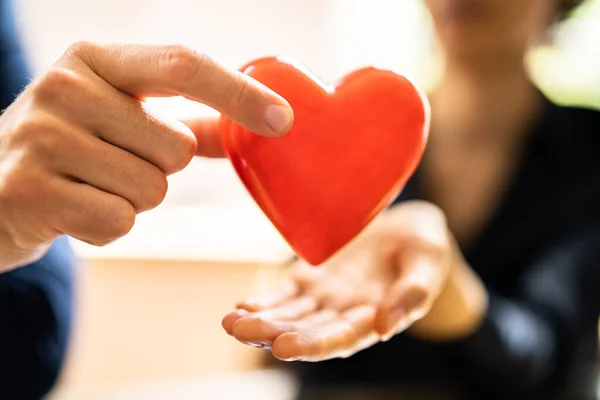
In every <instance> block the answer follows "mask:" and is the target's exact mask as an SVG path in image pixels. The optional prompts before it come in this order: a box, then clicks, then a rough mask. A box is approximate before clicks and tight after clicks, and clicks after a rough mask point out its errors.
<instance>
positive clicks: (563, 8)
mask: <svg viewBox="0 0 600 400" xmlns="http://www.w3.org/2000/svg"><path fill="white" fill-rule="evenodd" d="M585 1H586V0H559V1H558V20H563V19H565V18H568V17H569V15H570V14H571V13H572V12H573V10H575V9H576V8H577V7H579V6H580V5H581V4H583V3H584V2H585Z"/></svg>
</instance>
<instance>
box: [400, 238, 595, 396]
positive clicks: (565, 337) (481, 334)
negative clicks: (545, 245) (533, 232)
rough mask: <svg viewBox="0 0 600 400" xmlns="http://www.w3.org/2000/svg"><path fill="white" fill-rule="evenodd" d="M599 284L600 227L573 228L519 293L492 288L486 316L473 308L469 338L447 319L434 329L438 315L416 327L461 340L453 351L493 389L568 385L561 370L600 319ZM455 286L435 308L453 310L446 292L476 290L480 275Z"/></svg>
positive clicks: (479, 383)
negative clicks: (474, 280)
mask: <svg viewBox="0 0 600 400" xmlns="http://www.w3.org/2000/svg"><path fill="white" fill-rule="evenodd" d="M454 279H455V280H456V276H455V277H454ZM598 288H600V229H596V230H588V231H585V232H581V233H579V234H577V235H571V236H570V237H568V238H565V239H563V240H562V241H561V242H560V244H558V245H556V246H554V247H552V248H551V249H549V250H548V251H546V252H545V254H544V255H542V256H541V257H539V258H538V259H537V261H536V262H535V263H534V264H533V265H532V266H531V268H530V269H529V271H528V272H527V274H526V275H525V276H524V277H523V279H522V281H521V282H520V285H519V287H518V290H517V291H516V292H515V294H514V296H511V297H505V296H501V295H499V294H497V293H493V292H489V293H488V298H489V303H488V304H487V307H486V312H485V313H484V314H481V315H480V316H479V317H478V316H477V314H476V313H473V314H471V316H472V318H471V326H473V327H475V328H474V329H473V330H472V331H471V332H468V331H466V330H465V331H464V332H465V334H464V335H463V336H462V337H461V338H459V337H457V335H456V331H455V330H453V329H452V326H451V325H450V326H449V328H450V329H444V328H445V325H444V324H443V323H442V324H439V326H440V327H441V329H439V330H438V332H437V333H436V334H435V335H432V334H431V332H432V331H433V328H434V326H435V321H432V320H431V318H430V319H429V320H428V319H427V318H426V319H424V320H423V322H424V323H425V325H426V326H425V327H423V326H420V325H419V323H417V324H416V325H415V326H414V327H413V329H412V333H413V334H414V335H417V336H421V337H422V338H424V339H428V340H432V339H433V340H438V341H439V340H444V339H451V340H453V341H452V342H451V343H448V354H449V356H450V357H452V358H453V359H454V360H455V361H456V362H457V363H458V364H459V365H460V367H459V368H460V369H461V372H460V373H461V375H462V376H463V377H464V378H465V379H466V380H468V381H470V382H471V383H472V384H473V385H474V386H476V387H478V388H479V389H480V390H481V391H482V392H484V393H485V394H486V395H488V394H489V395H490V396H491V395H492V394H494V395H512V396H515V395H517V394H526V393H528V392H529V391H533V390H534V389H536V388H539V387H542V386H545V387H548V386H551V385H552V384H556V385H558V386H560V385H561V384H563V382H560V379H558V378H559V377H560V376H563V375H565V374H566V371H565V368H568V365H569V364H570V363H572V361H573V360H572V358H573V357H574V354H573V352H574V348H575V346H576V344H577V342H578V340H579V338H581V337H584V336H585V333H586V332H587V333H590V330H594V329H595V327H596V326H597V321H598V314H599V308H600V289H598ZM448 291H449V292H450V293H442V295H441V297H440V298H439V299H438V301H437V302H436V304H435V305H434V307H433V308H432V312H433V313H437V314H438V315H439V316H443V315H446V316H449V315H450V316H451V315H452V309H451V307H448V303H447V302H445V300H448V298H449V296H454V297H455V298H456V297H459V298H461V297H462V298H469V296H471V297H472V294H471V293H472V291H473V289H472V283H471V282H467V283H466V284H462V283H460V282H457V281H455V282H454V283H452V279H450V283H449V284H448V286H447V290H445V291H444V292H448ZM461 292H462V294H461ZM444 303H446V305H445V306H444ZM454 304H458V306H459V307H458V312H459V314H460V313H461V312H463V313H464V312H465V311H464V310H465V309H468V308H469V307H471V308H472V309H477V307H475V306H468V307H465V306H464V304H468V302H460V301H455V302H454ZM461 307H462V308H461ZM442 309H443V312H440V311H442ZM467 318H468V317H467ZM434 319H435V318H434ZM440 320H441V321H442V322H443V318H440ZM593 357H594V355H591V358H593Z"/></svg>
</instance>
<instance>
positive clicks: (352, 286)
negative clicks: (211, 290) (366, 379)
mask: <svg viewBox="0 0 600 400" xmlns="http://www.w3.org/2000/svg"><path fill="white" fill-rule="evenodd" d="M485 298H486V297H485V290H484V289H483V286H482V285H481V284H480V282H479V280H478V279H477V278H476V277H475V276H474V274H473V273H472V272H470V270H469V268H468V266H467V265H466V264H465V263H464V261H463V259H462V257H461V256H460V253H459V252H458V251H457V249H456V246H455V245H454V241H453V238H452V237H451V235H450V234H449V232H448V228H447V226H446V221H445V217H444V215H443V213H442V212H441V211H440V210H439V209H437V208H436V207H434V206H432V205H430V204H427V203H423V202H411V203H405V204H403V205H399V206H396V207H394V208H393V209H392V210H390V211H388V212H386V213H385V214H383V215H382V216H380V217H379V218H378V219H377V220H376V221H374V222H373V223H372V224H371V225H370V226H369V227H368V228H367V229H365V231H363V233H362V234H361V235H359V236H358V237H357V238H356V239H355V240H354V241H353V242H352V243H350V244H349V245H348V246H346V248H344V249H342V250H341V251H340V252H339V253H338V254H337V255H335V256H334V257H333V258H332V259H331V260H329V261H328V262H327V263H326V264H324V265H322V266H319V267H311V266H309V265H307V264H305V263H303V262H298V263H296V264H295V265H294V266H293V267H292V268H291V271H289V272H288V273H287V276H286V277H285V279H284V281H283V282H282V283H281V284H280V285H279V286H278V287H277V288H276V289H274V290H273V291H271V292H267V293H264V294H263V295H262V296H259V297H257V298H255V299H247V300H245V301H243V302H241V303H240V304H239V305H238V309H237V310H235V311H233V312H232V313H230V314H229V315H227V316H226V317H225V318H224V319H223V327H224V328H225V330H226V331H227V332H228V333H229V334H230V335H233V336H234V337H235V338H236V339H238V340H239V341H241V342H243V343H247V344H250V345H254V346H258V347H264V348H268V349H272V352H273V354H274V355H275V356H276V357H277V358H279V359H282V360H303V361H320V360H325V359H330V358H337V357H348V356H351V355H353V354H355V353H356V352H358V351H360V350H362V349H365V348H367V347H370V346H372V345H374V344H375V343H377V342H379V341H382V340H383V341H385V340H388V339H390V338H391V337H392V336H394V335H396V334H397V333H399V332H402V331H404V330H405V329H407V328H409V327H412V328H411V331H412V330H414V332H415V334H418V335H421V336H424V337H428V338H431V339H439V340H443V339H449V338H454V337H458V336H461V335H466V334H468V333H470V332H471V331H472V330H473V329H475V328H476V327H477V325H478V322H479V321H480V320H481V317H482V316H483V315H484V313H485V306H486V301H485ZM438 310H441V311H442V312H440V311H438ZM430 316H431V317H430Z"/></svg>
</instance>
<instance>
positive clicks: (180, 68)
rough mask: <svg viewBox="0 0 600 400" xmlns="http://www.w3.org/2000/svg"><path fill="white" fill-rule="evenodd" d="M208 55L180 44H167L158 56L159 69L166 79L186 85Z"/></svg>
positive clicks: (203, 63) (195, 74) (196, 73)
mask: <svg viewBox="0 0 600 400" xmlns="http://www.w3.org/2000/svg"><path fill="white" fill-rule="evenodd" d="M207 60H208V57H207V56H206V55H205V54H204V53H198V52H196V51H194V50H192V49H189V48H187V47H185V46H181V45H172V46H167V47H165V48H164V49H162V51H161V53H160V56H159V69H160V70H162V71H164V74H165V75H166V76H167V78H168V79H170V80H172V81H173V82H179V83H180V84H181V85H187V84H188V83H189V82H191V81H193V80H194V78H195V77H196V76H197V75H198V73H199V71H200V70H201V69H202V67H203V66H204V65H205V64H206V61H207Z"/></svg>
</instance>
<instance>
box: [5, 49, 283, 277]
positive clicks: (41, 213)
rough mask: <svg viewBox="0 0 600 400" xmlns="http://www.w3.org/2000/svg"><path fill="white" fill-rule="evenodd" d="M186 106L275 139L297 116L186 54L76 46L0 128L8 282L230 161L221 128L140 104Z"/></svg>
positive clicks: (110, 237)
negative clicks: (205, 168)
mask: <svg viewBox="0 0 600 400" xmlns="http://www.w3.org/2000/svg"><path fill="white" fill-rule="evenodd" d="M178 95H179V96H184V97H187V98H188V99H191V100H194V101H198V102H202V103H204V104H206V105H208V106H211V107H213V108H215V109H216V110H218V111H220V112H222V113H223V114H226V115H227V116H228V117H229V118H231V119H232V120H234V121H236V122H238V123H240V124H241V125H243V126H245V127H246V128H248V129H250V130H251V131H252V132H256V133H258V134H263V135H267V136H279V135H282V134H284V133H285V132H287V131H288V130H289V128H290V127H291V124H292V119H293V116H292V110H291V108H290V107H289V104H287V102H286V101H285V100H284V99H283V98H281V97H280V96H278V95H276V94H275V93H273V92H272V91H270V90H269V89H267V88H266V87H265V86H264V85H262V84H260V83H258V82H257V81H255V80H253V79H250V78H249V77H247V76H246V75H243V74H241V73H238V72H235V71H229V70H228V69H226V68H224V67H222V66H220V65H219V64H218V63H216V62H215V61H213V60H212V59H210V58H209V57H208V56H205V55H203V54H201V53H197V52H195V51H193V50H189V49H186V48H183V47H180V46H143V45H111V46H100V45H96V44H92V43H78V44H76V45H74V46H72V47H71V48H70V49H69V50H68V51H67V52H66V53H65V55H64V56H63V57H62V58H61V59H60V60H59V61H58V62H57V63H56V64H55V65H54V66H52V67H51V68H50V69H49V70H48V71H46V72H45V73H44V74H42V75H41V76H40V77H38V78H37V79H36V80H35V81H33V82H32V83H31V85H29V86H28V87H27V89H26V90H25V91H24V92H23V93H22V94H21V95H20V96H19V97H18V99H17V100H16V101H15V102H14V103H13V104H12V105H11V106H10V107H9V108H8V109H7V110H6V112H5V113H4V114H3V115H2V116H1V117H0V272H2V270H6V269H8V268H11V267H15V266H18V265H22V264H25V263H29V262H32V261H34V260H35V259H37V258H39V257H41V256H42V255H43V253H44V252H45V251H46V250H47V249H48V247H49V246H50V244H51V243H52V241H53V240H54V239H56V238H57V237H59V236H61V235H64V234H66V235H69V236H72V237H74V238H76V239H80V240H82V241H85V242H88V243H91V244H94V245H104V244H107V243H110V242H112V241H114V240H116V239H118V238H120V237H121V236H123V235H125V234H126V233H127V232H128V231H129V230H130V229H131V227H132V226H133V224H134V221H135V218H136V214H138V213H140V212H143V211H146V210H150V209H152V208H154V207H156V206H158V205H159V204H160V203H161V202H162V200H163V198H164V196H165V194H166V191H167V176H168V175H169V174H172V173H175V172H177V171H179V170H181V169H183V168H184V167H185V166H186V165H187V164H188V163H189V162H190V160H191V159H192V157H193V156H194V155H195V154H198V155H204V156H218V155H220V153H222V149H221V148H220V145H219V139H218V133H217V126H218V124H217V121H216V120H207V121H193V122H192V123H190V124H189V125H184V124H183V123H182V122H179V121H174V120H165V119H161V118H158V117H157V116H156V115H153V114H152V113H150V112H149V111H148V110H147V108H146V107H144V105H143V103H142V102H141V101H140V99H143V98H144V97H148V96H159V97H170V96H178Z"/></svg>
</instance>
